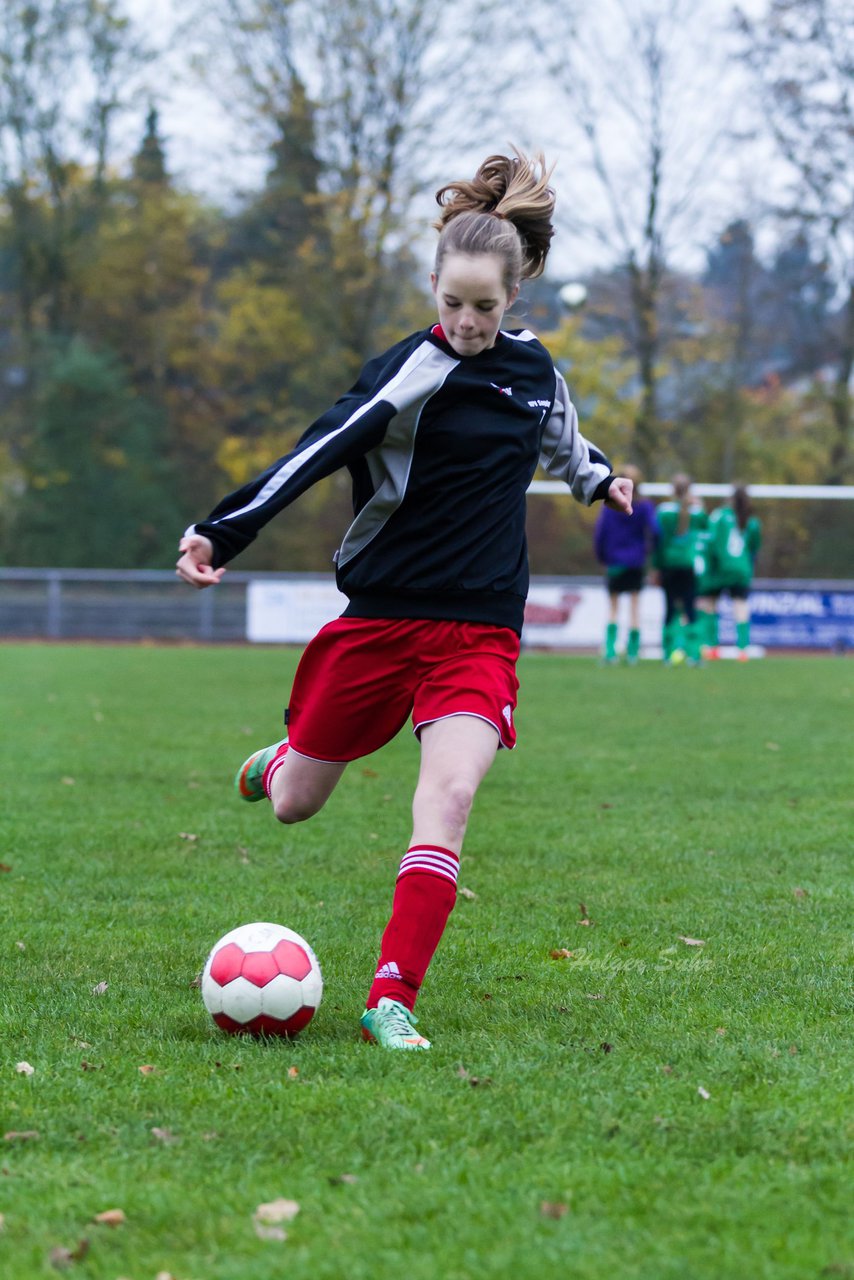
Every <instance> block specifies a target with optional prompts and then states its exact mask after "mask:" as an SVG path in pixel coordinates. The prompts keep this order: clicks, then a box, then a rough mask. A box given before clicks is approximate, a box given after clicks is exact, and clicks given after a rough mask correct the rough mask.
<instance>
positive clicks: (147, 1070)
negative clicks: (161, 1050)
mask: <svg viewBox="0 0 854 1280" xmlns="http://www.w3.org/2000/svg"><path fill="white" fill-rule="evenodd" d="M137 1070H138V1071H139V1074H140V1075H141V1076H153V1075H154V1074H155V1072H156V1071H157V1068H156V1067H153V1066H152V1065H151V1063H150V1062H144V1063H143V1064H142V1066H141V1067H138V1068H137Z"/></svg>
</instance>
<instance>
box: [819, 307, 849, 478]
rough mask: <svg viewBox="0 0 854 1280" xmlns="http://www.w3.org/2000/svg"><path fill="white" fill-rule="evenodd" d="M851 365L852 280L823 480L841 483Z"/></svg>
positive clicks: (845, 455)
mask: <svg viewBox="0 0 854 1280" xmlns="http://www.w3.org/2000/svg"><path fill="white" fill-rule="evenodd" d="M852 369H854V282H852V284H851V286H850V288H849V291H848V301H847V303H846V304H845V311H844V314H843V317H842V340H841V343H840V349H839V360H838V363H837V366H836V376H835V378H834V380H833V396H832V399H831V410H832V413H833V425H834V428H835V430H834V438H833V444H832V446H831V449H830V462H829V467H828V473H827V481H826V483H827V484H844V483H845V477H846V474H847V471H848V462H849V455H850V452H851V371H852Z"/></svg>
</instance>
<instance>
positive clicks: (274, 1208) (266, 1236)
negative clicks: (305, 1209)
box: [252, 1199, 299, 1240]
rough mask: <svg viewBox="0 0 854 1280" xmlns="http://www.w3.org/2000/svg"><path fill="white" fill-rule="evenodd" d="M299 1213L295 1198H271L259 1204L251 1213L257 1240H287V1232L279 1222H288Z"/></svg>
mask: <svg viewBox="0 0 854 1280" xmlns="http://www.w3.org/2000/svg"><path fill="white" fill-rule="evenodd" d="M298 1213H299V1205H298V1204H297V1202H296V1200H282V1199H279V1200H271V1201H270V1202H269V1204H259V1205H258V1208H257V1209H256V1210H255V1212H254V1214H253V1215H252V1225H253V1227H254V1228H255V1234H256V1236H257V1237H258V1239H259V1240H287V1238H288V1233H287V1231H285V1229H284V1227H282V1226H280V1225H279V1224H280V1223H282V1222H290V1221H291V1220H292V1219H293V1218H295V1217H296V1216H297V1214H298Z"/></svg>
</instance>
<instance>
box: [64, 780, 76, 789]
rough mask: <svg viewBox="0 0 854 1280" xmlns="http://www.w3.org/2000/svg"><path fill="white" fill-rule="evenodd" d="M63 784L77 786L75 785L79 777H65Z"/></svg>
mask: <svg viewBox="0 0 854 1280" xmlns="http://www.w3.org/2000/svg"><path fill="white" fill-rule="evenodd" d="M62 785H63V786H64V787H75V786H76V785H77V779H76V778H63V779H62Z"/></svg>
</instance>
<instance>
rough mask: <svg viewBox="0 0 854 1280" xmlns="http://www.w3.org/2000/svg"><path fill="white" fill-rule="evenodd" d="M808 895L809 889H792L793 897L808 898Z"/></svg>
mask: <svg viewBox="0 0 854 1280" xmlns="http://www.w3.org/2000/svg"><path fill="white" fill-rule="evenodd" d="M809 896H810V894H809V889H801V888H797V889H793V890H792V897H793V898H808V897H809Z"/></svg>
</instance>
